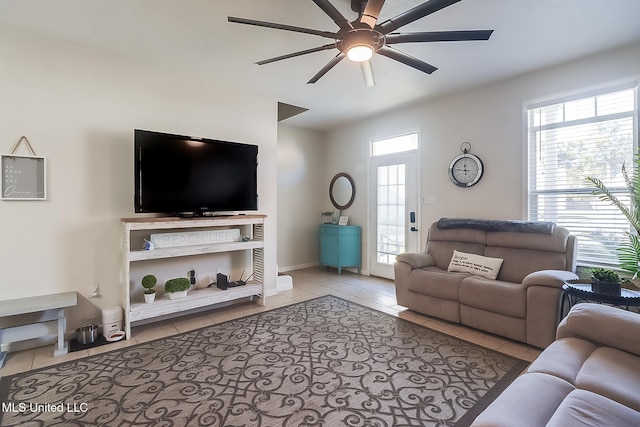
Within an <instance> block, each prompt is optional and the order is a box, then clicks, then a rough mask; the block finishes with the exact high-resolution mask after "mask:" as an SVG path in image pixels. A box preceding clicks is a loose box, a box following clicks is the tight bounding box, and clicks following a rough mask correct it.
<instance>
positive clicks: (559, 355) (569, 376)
mask: <svg viewBox="0 0 640 427" xmlns="http://www.w3.org/2000/svg"><path fill="white" fill-rule="evenodd" d="M596 348H598V347H597V346H596V345H595V344H593V343H592V342H589V341H586V340H582V339H579V338H566V339H563V340H558V341H554V342H552V343H551V345H549V347H547V348H546V349H545V351H544V352H542V354H540V356H538V358H537V359H536V360H534V361H533V363H532V364H531V365H530V366H529V369H528V370H527V372H538V373H542V374H549V375H553V376H556V377H558V378H562V379H563V380H565V381H568V382H570V383H571V384H575V383H576V378H577V376H578V373H579V372H580V369H582V365H583V364H584V362H585V361H586V360H587V359H588V358H589V356H591V353H593V352H594V351H595V349H596Z"/></svg>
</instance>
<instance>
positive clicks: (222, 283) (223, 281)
mask: <svg viewBox="0 0 640 427" xmlns="http://www.w3.org/2000/svg"><path fill="white" fill-rule="evenodd" d="M216 286H217V287H218V289H222V290H223V291H224V290H225V289H227V288H228V287H229V279H228V278H227V276H225V275H224V274H222V273H218V274H217V275H216Z"/></svg>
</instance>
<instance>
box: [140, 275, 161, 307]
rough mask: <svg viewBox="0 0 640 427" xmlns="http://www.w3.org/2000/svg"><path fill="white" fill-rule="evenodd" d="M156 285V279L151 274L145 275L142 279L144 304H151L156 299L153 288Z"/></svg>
mask: <svg viewBox="0 0 640 427" xmlns="http://www.w3.org/2000/svg"><path fill="white" fill-rule="evenodd" d="M156 283H158V279H157V278H156V276H154V275H153V274H147V275H146V276H144V277H143V278H142V287H143V288H144V302H146V303H152V302H153V301H155V299H156V290H155V289H153V287H154V286H155V285H156Z"/></svg>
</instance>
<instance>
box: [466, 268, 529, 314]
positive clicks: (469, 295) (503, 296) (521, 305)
mask: <svg viewBox="0 0 640 427" xmlns="http://www.w3.org/2000/svg"><path fill="white" fill-rule="evenodd" d="M460 303H461V304H464V305H468V306H471V307H476V308H481V309H483V310H487V311H491V312H494V313H500V314H504V315H507V316H511V317H518V318H520V319H524V318H525V316H526V314H527V293H526V290H525V289H524V288H523V287H522V285H521V284H519V283H511V282H504V281H501V280H490V279H485V278H484V277H480V276H469V277H467V278H465V279H464V280H463V281H462V282H461V283H460Z"/></svg>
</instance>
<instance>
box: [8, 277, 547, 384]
mask: <svg viewBox="0 0 640 427" xmlns="http://www.w3.org/2000/svg"><path fill="white" fill-rule="evenodd" d="M287 274H288V275H290V276H292V277H293V284H294V287H293V289H292V290H289V291H285V292H280V293H279V294H278V295H276V296H273V297H269V298H267V300H266V306H265V307H262V306H260V305H258V304H255V303H250V302H247V303H241V304H236V305H234V306H231V307H224V308H220V309H215V310H209V311H205V312H201V313H197V314H191V315H186V316H182V317H178V318H175V319H172V320H169V321H164V322H158V323H152V324H147V325H141V326H136V327H134V328H133V330H132V335H133V337H132V338H131V339H129V340H123V341H119V342H116V343H111V344H108V345H104V346H101V347H96V348H93V349H88V350H82V351H76V352H73V353H69V354H67V355H65V356H60V357H53V345H50V346H45V347H39V348H36V349H31V350H24V351H19V352H14V353H9V355H8V356H7V360H6V362H5V366H4V367H3V368H1V369H0V377H2V376H6V375H12V374H15V373H18V372H24V371H28V370H31V369H36V368H41V367H45V366H48V365H53V364H57V363H61V362H64V361H67V360H73V359H78V358H81V357H85V356H89V355H92V354H97V353H100V352H105V351H110V350H114V349H117V348H120V347H126V346H130V345H134V344H137V343H140V342H145V341H149V340H153V339H157V338H162V337H164V336H168V335H173V334H177V333H179V332H184V331H188V330H192V329H197V328H201V327H204V326H207V325H211V324H215V323H220V322H223V321H226V320H230V319H234V318H237V317H242V316H247V315H249V314H253V313H257V312H260V311H265V310H270V309H273V308H276V307H279V306H283V305H288V304H292V303H295V302H300V301H304V300H307V299H311V298H315V297H318V296H322V295H328V294H332V295H335V296H337V297H341V298H344V299H347V300H350V301H353V302H356V303H359V304H362V305H365V306H368V307H371V308H375V309H377V310H380V311H384V312H386V313H389V314H392V315H394V316H399V317H402V318H404V319H407V320H409V321H412V322H415V323H419V324H421V325H424V326H426V327H429V328H431V329H435V330H437V331H441V332H443V333H446V334H449V335H454V336H457V337H459V338H462V339H464V340H467V341H471V342H473V343H476V344H479V345H481V346H484V347H487V348H490V349H493V350H498V351H500V352H502V353H506V354H509V355H512V356H514V357H518V358H520V359H523V360H528V361H532V360H533V359H535V358H536V357H537V356H538V354H539V353H540V350H539V349H537V348H534V347H530V346H527V345H525V344H522V343H518V342H516V341H511V340H507V339H503V338H501V337H498V336H495V335H491V334H487V333H485V332H482V331H478V330H475V329H470V328H467V327H464V326H460V325H457V324H453V323H449V322H445V321H442V320H438V319H434V318H430V317H427V316H423V315H421V314H418V313H414V312H412V311H409V310H407V309H406V308H404V307H401V306H398V305H397V303H396V296H395V287H394V284H393V281H391V280H386V279H381V278H376V277H370V276H360V275H358V274H355V273H351V272H348V271H343V273H342V275H341V276H338V274H337V270H336V269H332V268H327V267H314V268H308V269H303V270H296V271H292V272H288V273H287Z"/></svg>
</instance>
